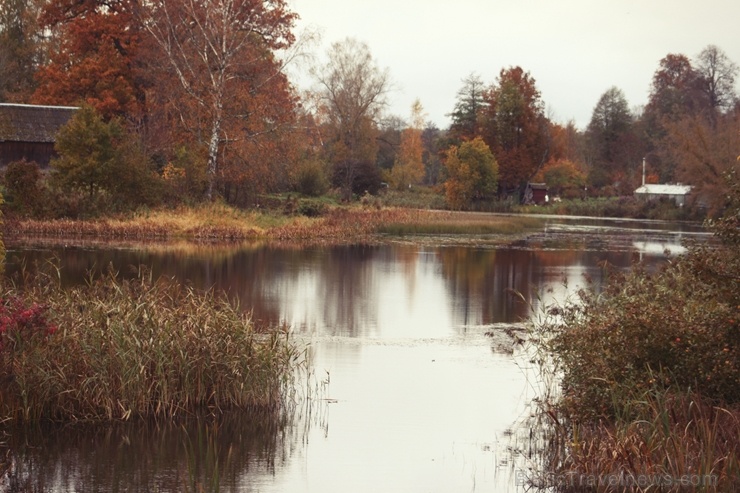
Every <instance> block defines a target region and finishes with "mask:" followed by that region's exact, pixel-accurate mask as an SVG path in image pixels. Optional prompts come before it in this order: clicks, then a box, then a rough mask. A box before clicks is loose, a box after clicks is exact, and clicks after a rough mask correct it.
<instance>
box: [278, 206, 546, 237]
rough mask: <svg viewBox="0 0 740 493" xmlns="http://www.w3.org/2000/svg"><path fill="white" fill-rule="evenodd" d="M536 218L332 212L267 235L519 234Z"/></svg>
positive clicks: (403, 211)
mask: <svg viewBox="0 0 740 493" xmlns="http://www.w3.org/2000/svg"><path fill="white" fill-rule="evenodd" d="M541 224H542V223H541V221H540V220H539V219H537V218H528V217H494V216H484V215H479V214H465V213H456V212H449V211H433V210H422V209H393V208H388V209H380V210H375V209H335V210H333V211H332V212H330V213H329V214H327V215H326V216H325V217H323V218H320V219H317V220H305V221H295V222H292V223H290V224H287V225H285V226H283V227H280V228H276V229H274V230H272V231H271V232H270V236H271V237H273V238H275V239H280V240H289V239H300V240H309V239H318V238H325V239H345V238H363V237H370V236H373V235H392V236H411V235H490V234H519V233H522V232H525V231H528V230H532V229H535V228H537V227H540V226H541Z"/></svg>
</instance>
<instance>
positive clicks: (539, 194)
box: [524, 183, 548, 205]
mask: <svg viewBox="0 0 740 493" xmlns="http://www.w3.org/2000/svg"><path fill="white" fill-rule="evenodd" d="M547 202H548V196H547V185H545V184H544V183H527V188H526V189H524V204H525V205H532V204H535V205H545V204H547Z"/></svg>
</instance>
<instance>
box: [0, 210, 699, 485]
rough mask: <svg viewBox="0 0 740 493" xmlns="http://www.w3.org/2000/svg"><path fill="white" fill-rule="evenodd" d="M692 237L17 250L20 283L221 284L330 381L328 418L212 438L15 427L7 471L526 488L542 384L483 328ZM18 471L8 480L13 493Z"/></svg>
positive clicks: (97, 480)
mask: <svg viewBox="0 0 740 493" xmlns="http://www.w3.org/2000/svg"><path fill="white" fill-rule="evenodd" d="M633 226H634V225H633ZM686 234H689V235H694V234H696V232H692V231H688V232H687V231H684V232H680V233H671V232H666V231H662V230H661V228H658V227H655V225H654V224H651V225H650V229H647V230H645V229H642V230H641V229H634V228H630V227H623V226H622V225H617V226H615V224H614V223H613V222H612V223H606V224H600V223H597V224H590V225H589V223H588V222H586V223H584V224H581V223H571V222H561V223H558V224H552V225H549V226H548V230H547V231H545V232H543V233H541V234H535V235H532V236H531V237H529V238H528V239H526V240H520V241H518V242H515V243H512V244H509V245H504V246H501V245H496V246H493V245H489V246H477V247H466V246H460V245H452V246H429V245H426V244H424V245H413V244H411V245H410V244H383V245H377V244H374V245H354V246H310V247H301V246H300V245H268V244H259V243H258V244H244V245H232V246H228V247H215V246H197V247H194V246H189V247H187V248H185V247H183V248H174V249H172V248H161V247H154V248H153V247H151V246H146V247H140V246H133V245H132V246H129V247H126V248H106V247H99V246H97V247H94V248H91V247H88V246H66V247H60V246H45V245H41V244H37V245H34V244H32V243H31V244H29V243H26V244H24V245H22V246H21V245H14V244H12V243H10V244H9V245H8V259H9V263H8V266H7V269H6V271H7V273H8V274H9V275H17V274H18V272H19V269H20V265H22V264H25V265H27V266H33V265H34V264H39V265H43V264H44V263H45V262H46V261H48V260H49V259H50V258H52V257H57V258H58V259H59V260H58V261H59V265H60V266H61V278H62V282H63V283H65V284H72V283H79V282H84V280H85V279H86V278H87V276H88V274H89V272H91V271H95V272H100V271H101V270H104V269H105V268H106V266H108V265H112V266H113V268H114V269H116V270H118V271H119V272H120V273H121V274H122V275H126V276H132V275H134V272H135V271H136V270H137V269H138V267H137V266H139V265H141V264H143V265H145V266H147V268H148V269H151V272H152V274H153V275H154V276H155V277H157V276H161V275H166V276H171V277H175V278H178V279H181V280H183V281H184V282H188V283H191V284H192V285H194V286H196V287H200V288H204V289H205V288H213V289H218V290H223V291H225V292H227V293H228V294H229V296H231V297H232V298H233V299H234V300H235V301H237V302H239V303H240V304H241V306H242V307H244V308H245V309H249V310H252V311H253V317H254V318H255V319H256V320H258V321H260V322H263V323H282V322H285V323H288V324H289V325H290V326H291V327H292V328H293V331H294V332H295V334H296V337H297V338H299V340H301V341H304V342H306V343H307V344H309V347H310V353H311V355H312V358H313V365H314V369H315V373H316V375H317V376H318V378H320V379H325V384H326V385H325V386H324V387H323V389H324V396H325V398H326V400H324V401H321V402H320V403H318V404H317V405H318V406H319V407H320V414H321V416H322V417H321V423H322V424H321V426H309V425H310V424H311V420H308V421H306V420H301V419H291V420H289V421H288V422H279V423H275V422H269V423H267V424H260V422H259V421H258V420H253V419H252V417H250V416H247V418H248V419H246V420H242V421H240V422H237V423H235V424H233V425H224V426H222V427H221V428H220V430H219V433H218V436H217V438H216V439H214V440H211V441H210V442H209V439H208V437H209V435H208V428H207V427H204V425H202V424H198V425H196V426H195V428H194V429H189V428H185V427H182V428H178V427H155V428H151V427H147V426H144V427H140V428H135V427H134V428H129V427H128V426H129V425H127V426H118V427H113V428H105V429H103V430H104V431H100V430H98V431H84V430H83V431H80V430H75V431H60V430H55V431H53V432H45V433H42V434H38V435H33V436H27V435H26V436H21V435H13V437H12V440H11V443H10V446H11V450H12V451H13V458H14V459H13V470H12V478H10V479H12V481H15V483H13V484H16V485H19V488H20V489H17V490H18V491H26V490H36V491H43V492H51V491H81V492H87V491H90V492H92V491H96V492H97V491H117V490H121V491H124V490H125V491H152V490H154V491H156V490H162V491H171V490H183V489H185V488H183V485H188V484H190V485H195V483H193V482H191V483H187V481H191V479H192V477H195V478H196V479H197V481H198V485H201V486H203V489H204V490H205V491H209V488H210V487H209V486H208V485H209V484H213V479H214V476H213V474H212V472H209V471H213V467H211V466H213V465H214V464H216V463H218V464H219V468H220V469H219V478H220V479H219V481H220V489H222V490H224V491H262V492H269V491H275V492H279V491H305V492H322V493H323V492H344V491H355V492H357V491H368V492H370V491H435V492H436V491H439V492H443V491H476V490H477V491H500V492H504V491H511V490H514V489H515V485H514V484H513V476H512V475H511V472H512V465H511V462H510V456H509V454H508V452H507V451H506V446H507V443H508V438H507V433H508V430H509V428H510V427H511V426H512V425H513V424H514V423H516V422H518V421H520V420H521V418H522V416H523V415H526V412H527V408H526V404H527V402H529V400H531V399H532V398H533V397H535V394H534V392H535V390H534V388H535V386H534V385H532V382H531V381H530V380H528V379H529V378H531V375H529V374H528V373H527V371H528V369H527V367H528V358H526V357H524V356H523V355H519V354H518V353H517V352H516V351H514V352H513V354H512V350H511V349H512V348H511V347H509V350H508V351H507V350H501V348H500V346H501V345H505V341H506V339H505V337H504V338H502V337H503V336H502V337H494V338H491V337H488V336H486V332H489V331H491V330H493V331H494V332H496V331H498V330H499V329H498V328H497V327H499V326H498V325H496V324H512V323H517V322H520V321H521V320H523V319H525V318H526V317H528V315H529V314H530V309H531V308H532V307H534V308H536V307H537V305H538V303H540V302H548V301H551V300H552V299H553V298H555V299H563V298H564V297H565V296H567V294H568V292H569V291H570V290H572V289H573V288H574V287H575V286H578V285H584V284H585V283H586V279H590V282H592V283H593V285H594V286H595V287H596V288H597V289H598V288H599V286H600V285H601V283H602V282H603V281H604V275H605V274H604V270H603V266H604V265H605V264H610V265H612V266H616V267H617V268H628V267H629V266H630V265H631V264H632V263H633V262H636V261H638V260H640V259H642V260H643V261H644V262H646V263H647V264H648V266H649V267H650V266H652V267H653V268H654V267H655V266H656V265H657V264H659V263H660V262H662V261H663V260H664V258H665V256H664V252H663V249H661V250H660V251H658V250H657V249H656V248H655V247H654V246H653V244H654V243H658V244H660V245H661V246H663V245H668V246H671V247H672V249H673V248H676V247H680V240H681V236H680V235H686ZM515 293H521V295H522V296H521V297H520V296H518V295H516V294H515ZM492 327H493V328H492ZM497 333H498V332H497ZM502 341H503V344H502ZM210 436H211V437H213V436H214V435H210ZM191 472H192V473H193V474H192V475H191ZM10 479H9V478H8V477H6V478H5V481H6V482H5V483H2V482H0V490H2V488H6V489H7V490H8V491H15V490H12V489H9V488H10V486H9V485H10V483H9V482H8V481H9V480H10ZM183 481H185V482H183ZM188 489H190V490H191V491H196V490H197V488H195V487H193V488H188ZM212 489H213V488H211V490H212Z"/></svg>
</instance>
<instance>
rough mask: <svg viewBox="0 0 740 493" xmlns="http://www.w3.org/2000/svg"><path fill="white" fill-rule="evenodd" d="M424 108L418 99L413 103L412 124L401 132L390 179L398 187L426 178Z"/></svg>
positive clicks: (402, 187) (416, 182) (414, 183)
mask: <svg viewBox="0 0 740 493" xmlns="http://www.w3.org/2000/svg"><path fill="white" fill-rule="evenodd" d="M424 119H425V114H424V108H423V107H422V106H421V102H420V101H419V100H418V99H417V100H416V101H414V104H413V105H411V125H409V126H408V127H407V128H405V129H404V130H403V131H402V132H401V145H400V147H399V150H398V155H397V156H396V162H395V164H394V166H393V170H392V171H391V174H390V180H391V184H392V185H393V187H395V188H396V189H399V190H401V189H404V188H406V187H408V186H410V185H417V184H419V183H421V181H422V180H423V179H424V162H423V154H424V148H423V144H422V140H421V134H422V131H423V128H424Z"/></svg>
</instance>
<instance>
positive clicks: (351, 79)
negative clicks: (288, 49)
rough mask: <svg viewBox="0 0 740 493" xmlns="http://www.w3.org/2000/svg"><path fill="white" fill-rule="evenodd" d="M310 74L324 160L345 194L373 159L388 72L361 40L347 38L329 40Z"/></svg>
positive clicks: (387, 85) (346, 194) (386, 91)
mask: <svg viewBox="0 0 740 493" xmlns="http://www.w3.org/2000/svg"><path fill="white" fill-rule="evenodd" d="M312 74H313V76H314V78H315V79H316V81H317V83H318V86H319V88H318V90H317V93H318V95H319V97H320V104H321V107H320V109H319V115H320V116H321V117H322V118H323V122H324V124H325V126H326V127H327V128H328V129H329V133H330V137H329V139H328V142H327V144H328V146H327V147H328V149H327V150H328V155H329V160H330V162H331V163H332V164H333V165H334V166H335V168H336V170H335V176H339V177H341V179H342V188H343V189H344V194H345V198H347V199H349V198H350V196H351V193H352V189H353V187H354V186H355V185H354V182H355V179H356V177H357V174H358V170H359V169H360V167H361V166H365V167H367V163H372V164H373V165H374V164H375V157H376V152H377V144H376V142H375V136H376V132H377V121H378V119H379V117H380V114H381V112H382V110H383V108H384V107H385V105H386V95H387V93H388V91H389V90H390V84H391V82H390V76H389V74H388V71H387V70H381V69H380V68H379V67H378V65H377V63H376V62H375V60H374V59H373V57H372V55H371V53H370V49H369V48H368V46H367V45H366V44H365V43H362V42H359V41H357V40H354V39H351V38H347V39H345V40H344V41H341V42H336V43H333V44H332V45H331V47H330V48H329V51H328V57H327V61H326V62H325V63H324V64H323V65H321V66H318V67H315V68H314V69H313V70H312ZM363 163H365V164H364V165H363Z"/></svg>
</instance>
